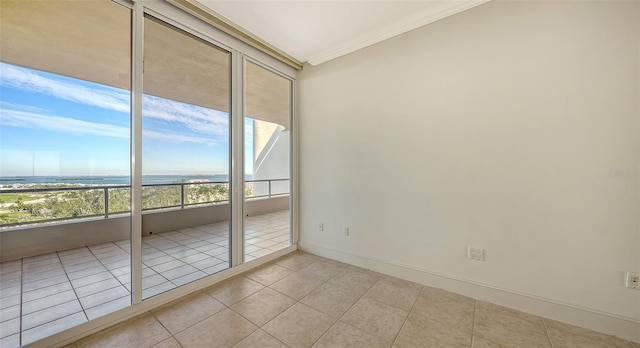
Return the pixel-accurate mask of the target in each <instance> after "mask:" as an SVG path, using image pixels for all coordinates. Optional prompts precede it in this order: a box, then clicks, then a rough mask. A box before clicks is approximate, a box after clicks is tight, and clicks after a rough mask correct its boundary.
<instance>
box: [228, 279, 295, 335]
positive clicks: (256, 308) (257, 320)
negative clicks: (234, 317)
mask: <svg viewBox="0 0 640 348" xmlns="http://www.w3.org/2000/svg"><path fill="white" fill-rule="evenodd" d="M295 302H296V301H295V300H293V299H291V298H290V297H287V296H285V295H283V294H281V293H279V292H277V291H275V290H272V289H270V288H264V289H262V290H260V291H258V292H256V293H255V294H253V295H251V296H249V297H247V298H245V299H244V300H242V301H240V302H238V303H236V304H234V305H232V306H231V307H230V308H231V309H232V310H233V311H234V312H236V313H238V314H240V315H242V316H243V317H245V318H247V319H249V320H250V321H251V322H252V323H254V324H256V325H258V326H262V325H264V324H266V323H267V322H268V321H269V320H271V319H273V318H275V317H276V316H278V315H279V314H280V313H282V312H284V311H285V310H286V309H287V308H289V307H291V306H292V305H293V304H294V303H295Z"/></svg>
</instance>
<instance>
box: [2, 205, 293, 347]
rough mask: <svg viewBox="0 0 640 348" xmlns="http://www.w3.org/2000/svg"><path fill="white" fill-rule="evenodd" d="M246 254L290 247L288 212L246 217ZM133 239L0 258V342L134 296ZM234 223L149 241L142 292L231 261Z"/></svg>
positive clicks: (68, 323) (80, 319)
mask: <svg viewBox="0 0 640 348" xmlns="http://www.w3.org/2000/svg"><path fill="white" fill-rule="evenodd" d="M245 225H246V232H245V252H246V255H245V260H247V261H249V260H252V259H255V258H258V257H260V256H263V255H266V254H269V253H271V252H273V251H276V250H279V249H282V248H285V247H287V246H289V245H290V244H289V238H290V237H289V211H288V210H286V211H281V212H275V213H268V214H263V215H257V216H252V217H247V218H246V220H245ZM130 246H131V244H130V241H129V240H122V241H117V242H110V243H103V244H98V245H91V246H86V247H81V248H76V249H71V250H65V251H58V252H53V253H49V254H45V255H38V256H34V257H28V258H24V259H21V260H16V261H9V262H3V263H0V347H3V348H10V347H17V346H20V345H21V344H22V345H25V344H28V343H31V342H34V341H37V340H38V339H41V338H43V337H46V336H50V335H52V334H55V333H56V332H60V331H62V330H65V329H68V328H70V327H73V326H76V325H78V324H81V323H84V322H86V321H88V320H91V319H94V318H97V317H100V316H102V315H105V314H107V313H111V312H113V311H116V310H118V309H121V308H124V307H126V306H128V305H129V304H130V303H131V294H130V291H131V267H130V255H129V252H130ZM228 259H229V235H228V223H227V222H222V223H215V224H210V225H202V226H195V227H192V228H186V229H181V230H176V231H170V232H165V233H158V234H153V235H150V236H145V237H144V238H143V240H142V263H143V266H142V276H143V279H142V286H143V293H142V295H143V298H149V297H151V296H154V295H156V294H159V293H161V292H164V291H167V290H171V289H173V288H175V287H177V286H180V285H183V284H186V283H189V282H191V281H194V280H197V279H200V278H202V277H205V276H207V275H210V274H214V273H216V272H219V271H221V270H224V269H226V268H228V267H229V263H228Z"/></svg>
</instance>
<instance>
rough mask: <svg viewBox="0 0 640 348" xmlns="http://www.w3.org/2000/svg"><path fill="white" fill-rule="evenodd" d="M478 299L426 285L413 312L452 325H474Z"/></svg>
mask: <svg viewBox="0 0 640 348" xmlns="http://www.w3.org/2000/svg"><path fill="white" fill-rule="evenodd" d="M475 306H476V300H475V299H472V298H470V297H466V296H462V295H458V294H454V293H451V292H447V291H444V290H440V289H435V288H430V287H425V288H424V290H423V291H422V293H421V294H420V296H419V297H418V300H417V301H416V303H415V305H414V306H413V309H412V310H411V311H412V312H414V313H416V314H419V315H421V316H423V317H425V318H429V319H437V320H438V321H440V322H443V323H450V324H451V325H461V326H465V327H466V326H468V327H469V328H471V326H472V325H473V318H474V314H475Z"/></svg>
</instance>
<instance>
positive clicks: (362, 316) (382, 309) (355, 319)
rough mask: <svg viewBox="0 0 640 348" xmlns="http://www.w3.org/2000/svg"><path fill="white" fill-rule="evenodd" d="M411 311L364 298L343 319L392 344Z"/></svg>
mask: <svg viewBox="0 0 640 348" xmlns="http://www.w3.org/2000/svg"><path fill="white" fill-rule="evenodd" d="M408 315H409V312H407V311H403V310H402V309H399V308H396V307H393V306H391V305H388V304H386V303H383V302H380V301H376V300H373V299H370V298H362V299H361V300H360V301H358V303H356V304H355V305H354V306H353V307H352V308H351V309H350V310H349V311H348V312H347V314H345V315H344V316H343V317H342V319H340V320H341V321H344V322H345V323H347V324H350V325H352V326H355V327H356V328H358V329H360V330H363V331H365V332H367V333H369V334H372V335H374V336H376V337H378V338H381V339H382V340H384V341H385V342H386V343H388V344H391V343H393V340H394V339H395V338H396V335H397V334H398V332H400V328H401V327H402V324H403V323H404V321H405V320H406V319H407V316H408Z"/></svg>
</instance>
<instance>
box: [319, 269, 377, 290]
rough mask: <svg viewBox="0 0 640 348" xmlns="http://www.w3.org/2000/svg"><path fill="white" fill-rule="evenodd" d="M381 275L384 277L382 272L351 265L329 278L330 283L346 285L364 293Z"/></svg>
mask: <svg viewBox="0 0 640 348" xmlns="http://www.w3.org/2000/svg"><path fill="white" fill-rule="evenodd" d="M380 277H382V274H380V273H377V272H374V271H370V270H367V269H364V268H360V267H355V266H349V267H347V268H345V269H344V270H343V271H342V272H340V273H338V274H337V275H336V276H335V277H333V278H332V279H331V280H329V281H328V283H335V284H340V285H344V286H346V287H349V288H351V289H354V290H358V291H359V292H361V293H362V294H364V293H365V292H366V291H367V290H369V288H371V287H372V286H373V284H375V283H376V282H377V281H378V280H379V279H380Z"/></svg>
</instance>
